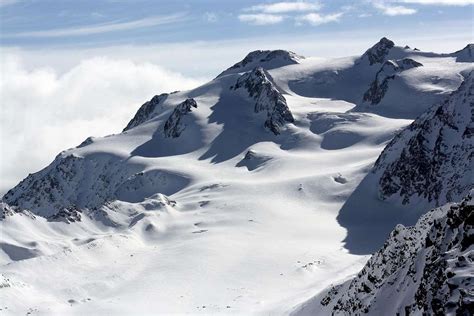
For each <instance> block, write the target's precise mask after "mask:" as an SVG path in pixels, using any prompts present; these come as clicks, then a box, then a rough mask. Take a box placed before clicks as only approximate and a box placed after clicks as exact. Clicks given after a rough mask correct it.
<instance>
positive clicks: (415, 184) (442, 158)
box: [374, 72, 474, 206]
mask: <svg viewBox="0 0 474 316" xmlns="http://www.w3.org/2000/svg"><path fill="white" fill-rule="evenodd" d="M473 77H474V73H473V72H471V73H470V74H469V75H467V77H466V78H465V80H464V81H463V83H462V84H461V86H460V87H459V88H458V89H457V90H456V91H455V92H453V93H452V94H451V96H449V98H447V99H446V100H445V101H444V102H442V103H441V104H440V105H436V106H434V107H433V108H431V109H430V110H429V111H428V112H427V113H425V114H423V115H422V116H420V117H419V118H418V119H416V120H415V121H414V122H413V123H412V124H411V125H410V126H409V127H408V128H406V129H405V130H403V131H402V132H401V133H400V134H398V135H397V136H396V137H395V138H394V139H393V140H392V141H391V142H390V143H389V144H388V145H387V147H386V148H385V149H384V151H383V152H382V154H381V155H380V157H379V158H378V159H377V161H376V163H375V166H374V172H375V173H376V174H377V175H378V176H379V177H380V180H379V193H380V196H381V198H382V199H389V198H395V199H397V198H399V199H400V200H401V202H402V203H403V204H409V203H410V202H412V203H413V202H417V200H419V199H422V200H426V201H427V202H428V203H430V204H431V205H435V206H436V205H442V204H444V203H446V202H450V201H456V200H459V199H460V198H461V197H462V196H465V195H466V194H467V192H469V190H470V189H471V188H473V186H474V183H473V179H474V154H473V153H474V82H473V81H474V79H473Z"/></svg>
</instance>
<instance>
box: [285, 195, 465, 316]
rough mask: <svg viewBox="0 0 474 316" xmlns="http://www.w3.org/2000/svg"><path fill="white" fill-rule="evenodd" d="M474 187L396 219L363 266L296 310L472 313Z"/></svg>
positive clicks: (317, 312) (302, 312) (313, 312)
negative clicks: (413, 216)
mask: <svg viewBox="0 0 474 316" xmlns="http://www.w3.org/2000/svg"><path fill="white" fill-rule="evenodd" d="M473 232H474V190H473V191H471V193H470V194H468V195H467V197H465V198H464V199H463V200H462V202H460V203H454V204H447V205H444V206H442V207H440V208H436V209H433V210H431V211H430V212H428V213H427V214H425V215H423V216H422V217H421V218H420V219H419V220H418V222H417V223H416V225H415V226H412V227H405V226H403V225H398V226H397V227H395V229H394V230H393V231H392V233H391V234H390V236H389V237H388V239H387V241H386V242H385V243H384V245H383V246H382V248H381V249H380V250H379V251H377V252H376V253H375V254H374V255H373V256H372V257H371V258H370V259H369V261H367V263H366V265H365V266H364V268H363V269H362V270H361V271H360V272H359V273H358V274H357V275H356V276H355V277H354V278H351V279H349V280H347V281H346V282H344V283H342V284H340V285H337V286H334V287H330V288H329V289H328V290H326V291H324V292H323V293H322V294H320V295H318V296H317V297H315V298H313V299H311V300H310V301H308V302H306V303H304V304H302V305H301V306H299V307H298V308H297V310H296V311H295V312H294V315H329V314H330V315H361V314H366V315H471V314H472V311H473V309H474V293H473V292H472V289H473V275H474V258H473V255H472V253H473V250H474V242H473V237H474V235H473Z"/></svg>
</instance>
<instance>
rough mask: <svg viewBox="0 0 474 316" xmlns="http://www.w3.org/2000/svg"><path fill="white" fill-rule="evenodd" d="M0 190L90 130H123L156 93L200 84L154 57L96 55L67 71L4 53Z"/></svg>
mask: <svg viewBox="0 0 474 316" xmlns="http://www.w3.org/2000/svg"><path fill="white" fill-rule="evenodd" d="M1 63H2V64H1V66H2V68H1V69H2V77H1V80H0V93H1V94H0V99H1V100H2V106H1V115H0V131H1V132H0V144H1V148H0V149H1V155H0V174H1V179H2V181H1V183H0V186H1V187H0V194H1V192H2V191H5V190H7V189H9V188H11V187H13V186H14V185H15V184H16V183H18V182H19V180H21V179H22V178H24V177H25V176H26V175H27V173H29V172H36V171H38V170H39V169H41V168H43V167H44V166H46V165H47V164H49V163H50V162H51V161H52V159H53V158H54V156H55V155H56V154H58V153H59V152H60V151H62V150H64V149H67V148H70V147H74V146H77V145H78V144H79V143H80V142H82V141H83V140H84V139H85V138H86V137H88V136H91V135H93V136H103V135H107V134H111V133H116V132H119V131H121V130H122V129H123V127H124V126H125V125H126V123H127V122H128V120H130V118H131V117H132V116H133V115H134V113H135V112H136V111H137V110H138V108H139V106H140V105H141V104H142V103H143V102H145V101H146V100H148V99H150V98H151V97H153V96H154V95H155V94H158V93H162V92H169V91H174V90H181V89H188V88H192V87H194V86H197V85H198V84H199V83H200V82H201V81H200V80H193V79H189V78H185V77H183V76H182V75H180V74H179V73H175V72H171V71H168V70H166V69H163V68H162V67H160V66H157V65H154V64H150V63H140V64H137V63H133V62H131V61H128V60H114V59H110V58H104V57H102V58H99V57H97V58H92V59H87V60H83V61H82V62H80V63H79V64H77V65H76V66H74V67H73V68H71V69H69V70H68V71H67V72H65V73H64V74H62V75H59V74H58V73H57V72H56V71H55V70H53V69H52V68H35V69H33V70H26V69H25V66H24V65H23V63H22V61H21V60H20V59H19V58H18V57H17V56H14V55H8V56H5V55H4V56H2V60H1Z"/></svg>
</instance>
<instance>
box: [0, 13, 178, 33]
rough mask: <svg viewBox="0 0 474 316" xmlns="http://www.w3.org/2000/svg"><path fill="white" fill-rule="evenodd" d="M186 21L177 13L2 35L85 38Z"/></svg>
mask: <svg viewBox="0 0 474 316" xmlns="http://www.w3.org/2000/svg"><path fill="white" fill-rule="evenodd" d="M184 19H185V14H183V13H176V14H171V15H166V16H153V17H147V18H143V19H139V20H134V21H128V22H109V23H102V24H95V25H89V26H79V27H72V28H63V29H52V30H43V31H30V32H19V33H13V34H2V36H3V37H10V38H12V37H13V38H17V37H63V36H83V35H91V34H98V33H108V32H115V31H124V30H131V29H137V28H144V27H152V26H157V25H163V24H170V23H175V22H179V21H183V20H184Z"/></svg>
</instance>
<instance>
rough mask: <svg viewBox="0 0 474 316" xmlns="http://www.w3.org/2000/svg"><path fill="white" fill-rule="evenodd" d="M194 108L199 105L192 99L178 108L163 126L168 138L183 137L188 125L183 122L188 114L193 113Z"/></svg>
mask: <svg viewBox="0 0 474 316" xmlns="http://www.w3.org/2000/svg"><path fill="white" fill-rule="evenodd" d="M192 108H197V103H196V101H195V100H194V99H191V98H189V99H186V100H184V101H183V102H182V103H180V104H178V105H177V106H176V108H175V109H174V110H173V113H171V115H170V117H169V118H168V119H167V120H166V122H165V125H164V126H163V132H164V133H165V136H166V137H172V138H176V137H179V135H181V133H182V132H183V131H184V129H185V128H186V124H185V123H184V122H183V121H184V118H185V116H186V114H188V113H190V112H191V110H192Z"/></svg>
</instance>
